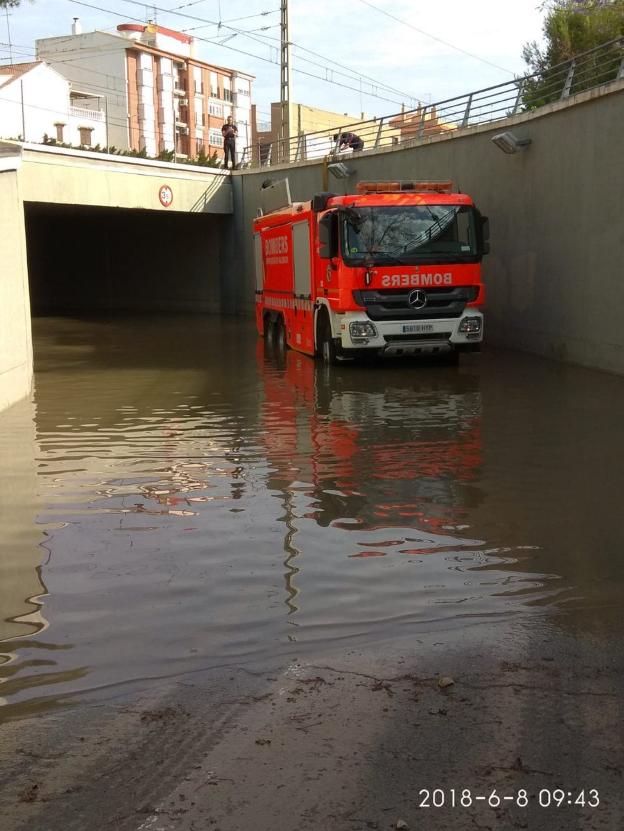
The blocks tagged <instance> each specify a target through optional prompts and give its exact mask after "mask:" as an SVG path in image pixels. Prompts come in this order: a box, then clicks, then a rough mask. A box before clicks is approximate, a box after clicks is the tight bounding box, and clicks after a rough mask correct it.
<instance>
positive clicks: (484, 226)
mask: <svg viewBox="0 0 624 831" xmlns="http://www.w3.org/2000/svg"><path fill="white" fill-rule="evenodd" d="M481 233H482V235H483V242H487V241H488V240H489V238H490V220H489V217H487V216H482V217H481Z"/></svg>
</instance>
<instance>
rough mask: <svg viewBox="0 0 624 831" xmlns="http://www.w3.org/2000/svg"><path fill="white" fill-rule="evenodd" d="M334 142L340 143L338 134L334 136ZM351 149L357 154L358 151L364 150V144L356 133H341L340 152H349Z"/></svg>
mask: <svg viewBox="0 0 624 831" xmlns="http://www.w3.org/2000/svg"><path fill="white" fill-rule="evenodd" d="M333 138H334V141H338V133H336V134H335V135H334V137H333ZM348 148H350V149H351V150H353V152H354V153H355V152H356V151H357V150H363V149H364V142H363V141H362V139H361V138H360V137H359V136H358V135H357V134H356V133H340V144H339V145H338V150H339V151H340V150H347V149H348Z"/></svg>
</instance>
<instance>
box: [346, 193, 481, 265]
mask: <svg viewBox="0 0 624 831" xmlns="http://www.w3.org/2000/svg"><path fill="white" fill-rule="evenodd" d="M341 245H342V254H343V259H344V261H345V263H347V265H353V266H355V265H364V264H369V263H376V262H379V263H388V262H390V261H394V262H398V263H405V264H409V263H420V262H439V261H440V260H441V259H443V260H444V262H474V260H475V258H476V257H477V255H478V249H477V235H476V222H475V211H474V209H473V208H471V207H468V206H467V205H397V206H388V207H386V206H379V207H377V206H374V207H366V208H364V207H363V208H354V207H349V208H346V209H343V211H342V222H341Z"/></svg>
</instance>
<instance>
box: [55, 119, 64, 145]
mask: <svg viewBox="0 0 624 831" xmlns="http://www.w3.org/2000/svg"><path fill="white" fill-rule="evenodd" d="M54 126H55V127H56V140H57V141H60V142H61V143H62V142H64V141H65V137H64V136H63V131H64V129H65V125H64V124H61V122H60V121H57V122H56V123H55V125H54Z"/></svg>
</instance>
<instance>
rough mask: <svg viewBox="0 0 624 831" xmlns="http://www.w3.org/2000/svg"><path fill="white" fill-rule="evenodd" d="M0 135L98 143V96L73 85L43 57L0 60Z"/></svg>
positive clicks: (102, 122) (102, 136) (102, 127)
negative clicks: (1, 63)
mask: <svg viewBox="0 0 624 831" xmlns="http://www.w3.org/2000/svg"><path fill="white" fill-rule="evenodd" d="M0 138H7V139H11V138H13V139H21V140H23V141H31V142H35V143H41V142H43V141H44V140H46V138H48V139H54V140H56V141H58V142H63V143H66V144H73V145H75V146H78V145H84V146H94V145H95V144H100V145H104V144H105V142H106V119H105V110H104V107H103V103H102V96H100V95H90V94H89V93H87V92H82V91H80V90H77V89H74V88H73V87H72V86H71V84H70V83H69V81H68V80H67V79H66V78H64V77H63V76H62V75H61V74H60V73H58V72H56V71H55V70H54V69H52V67H50V66H48V64H46V63H45V62H44V61H32V62H30V63H16V64H6V65H4V66H0Z"/></svg>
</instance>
